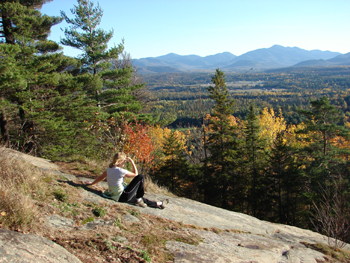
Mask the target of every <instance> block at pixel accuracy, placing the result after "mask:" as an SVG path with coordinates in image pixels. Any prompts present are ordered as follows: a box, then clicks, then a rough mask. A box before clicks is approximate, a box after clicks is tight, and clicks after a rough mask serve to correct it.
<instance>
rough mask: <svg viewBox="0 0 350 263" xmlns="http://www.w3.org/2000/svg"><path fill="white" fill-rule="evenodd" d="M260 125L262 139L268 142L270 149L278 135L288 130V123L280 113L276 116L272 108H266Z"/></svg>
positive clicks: (261, 116)
mask: <svg viewBox="0 0 350 263" xmlns="http://www.w3.org/2000/svg"><path fill="white" fill-rule="evenodd" d="M259 123H260V134H259V136H260V138H261V139H264V140H265V141H266V142H267V145H268V146H269V147H271V146H272V144H273V142H274V141H275V139H276V137H277V135H278V134H279V133H281V132H282V131H285V130H286V128H287V125H286V121H285V119H284V118H283V116H282V112H281V111H280V112H279V113H278V115H276V113H275V111H274V110H273V109H271V108H264V109H263V110H262V112H261V114H260V116H259Z"/></svg>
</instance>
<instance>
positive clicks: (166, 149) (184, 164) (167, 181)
mask: <svg viewBox="0 0 350 263" xmlns="http://www.w3.org/2000/svg"><path fill="white" fill-rule="evenodd" d="M162 154H163V155H164V157H165V161H164V163H163V164H162V165H161V167H160V168H159V169H158V171H157V172H155V178H156V179H157V180H158V182H159V183H160V184H161V185H164V186H166V187H169V189H170V190H171V191H172V192H173V193H176V194H178V195H184V193H185V190H186V189H185V188H186V185H187V184H188V183H190V182H189V164H188V161H187V160H186V153H185V149H184V145H183V143H181V141H180V138H179V137H178V136H177V133H176V132H175V131H171V132H170V134H169V135H168V136H167V137H166V138H165V143H164V145H163V152H162Z"/></svg>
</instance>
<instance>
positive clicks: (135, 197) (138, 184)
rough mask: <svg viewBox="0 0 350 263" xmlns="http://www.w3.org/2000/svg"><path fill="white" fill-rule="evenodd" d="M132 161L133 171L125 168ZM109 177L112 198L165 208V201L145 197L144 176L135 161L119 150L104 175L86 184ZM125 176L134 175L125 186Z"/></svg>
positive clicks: (109, 189) (141, 205)
mask: <svg viewBox="0 0 350 263" xmlns="http://www.w3.org/2000/svg"><path fill="white" fill-rule="evenodd" d="M127 161H128V162H130V163H131V166H132V172H130V171H128V170H126V169H124V168H123V167H124V165H125V163H126V162H127ZM106 177H107V183H108V194H109V196H110V198H111V199H113V200H115V201H119V202H125V203H134V204H135V205H137V206H140V207H147V206H149V207H155V208H160V209H164V207H165V206H164V202H163V201H159V202H156V201H151V200H148V199H146V198H144V197H143V196H144V194H145V191H144V177H143V175H141V174H138V171H137V167H136V165H135V162H134V161H133V160H132V159H131V158H130V157H127V156H126V154H125V153H123V152H119V153H117V154H115V155H114V157H113V160H112V162H111V163H110V165H109V167H108V168H107V170H106V171H105V172H103V174H102V175H100V176H99V177H97V178H96V179H95V180H94V181H93V182H91V183H87V184H86V185H94V184H97V183H99V182H101V181H102V180H104V179H105V178H106ZM124 177H134V178H133V179H132V181H131V182H130V183H129V184H128V185H127V186H126V187H124Z"/></svg>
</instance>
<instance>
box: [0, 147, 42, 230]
mask: <svg viewBox="0 0 350 263" xmlns="http://www.w3.org/2000/svg"><path fill="white" fill-rule="evenodd" d="M0 167H1V170H0V200H1V202H0V225H1V226H5V227H7V228H10V229H23V230H25V229H30V228H33V226H34V224H35V218H36V216H37V214H38V210H37V209H36V206H35V199H42V198H43V196H45V195H46V194H47V188H46V186H45V185H44V183H43V181H42V179H43V178H44V177H45V176H44V175H43V173H42V172H41V171H40V170H39V169H37V168H36V167H34V166H31V165H29V164H28V163H25V162H23V160H18V159H15V158H14V157H10V156H8V155H7V154H6V153H5V150H4V149H0Z"/></svg>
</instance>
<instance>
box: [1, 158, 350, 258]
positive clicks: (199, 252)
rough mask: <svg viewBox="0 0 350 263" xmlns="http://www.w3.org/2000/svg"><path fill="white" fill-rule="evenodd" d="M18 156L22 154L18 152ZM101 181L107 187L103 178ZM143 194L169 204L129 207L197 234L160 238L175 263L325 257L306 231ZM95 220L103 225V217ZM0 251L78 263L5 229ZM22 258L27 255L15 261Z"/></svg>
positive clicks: (86, 197) (88, 194) (92, 196)
mask: <svg viewBox="0 0 350 263" xmlns="http://www.w3.org/2000/svg"><path fill="white" fill-rule="evenodd" d="M21 158H24V157H23V156H21ZM27 161H28V162H30V163H32V164H34V165H36V166H37V167H39V168H43V169H52V170H54V171H55V172H56V173H57V172H58V169H57V167H56V166H55V165H53V164H52V163H50V162H49V161H48V160H43V159H38V158H34V157H29V158H28V159H27ZM62 175H63V176H62V178H65V180H67V181H75V180H78V181H84V180H91V179H87V178H81V177H80V178H76V177H75V176H73V175H69V174H62ZM101 184H102V186H105V187H107V186H106V184H105V183H101ZM77 191H81V197H82V199H83V200H81V201H82V202H83V201H89V202H95V203H99V204H101V203H104V204H106V205H108V204H110V203H113V202H114V201H112V200H108V199H105V198H103V197H102V196H99V195H97V194H96V193H94V192H93V191H87V190H86V189H84V188H79V189H77ZM146 197H147V198H150V199H154V200H161V199H165V198H166V199H169V204H168V205H167V207H166V208H165V209H164V210H160V209H153V208H139V207H135V208H136V209H138V210H139V211H140V213H141V214H143V213H145V214H152V215H155V216H159V217H162V218H166V219H169V220H174V221H177V222H182V223H183V224H184V227H185V228H186V231H188V232H189V233H193V234H194V235H197V236H200V237H201V242H200V243H199V244H196V245H191V244H187V243H183V242H180V241H168V242H166V248H167V249H168V250H169V251H170V252H171V253H172V254H173V255H174V261H175V262H177V263H179V262H181V263H185V262H201V263H203V262H210V263H212V262H216V263H220V262H232V263H321V262H330V261H329V259H328V257H327V255H325V254H323V253H321V252H320V251H317V250H315V249H312V244H324V245H327V242H328V238H327V237H325V236H323V235H320V234H318V233H315V232H312V231H310V230H305V229H301V228H297V227H293V226H288V225H281V224H274V223H270V222H266V221H262V220H259V219H257V218H254V217H252V216H248V215H245V214H242V213H237V212H233V211H228V210H225V209H221V208H217V207H213V206H210V205H206V204H203V203H200V202H196V201H193V200H189V199H186V198H179V197H174V196H171V197H169V196H164V195H160V194H152V193H148V194H146ZM120 205H127V204H120ZM125 220H128V219H125ZM48 222H49V223H50V224H52V225H53V227H57V228H62V227H63V228H70V227H73V225H72V222H70V221H69V220H67V219H65V218H61V217H57V216H52V217H51V218H49V219H48ZM96 223H100V225H103V224H104V223H103V222H95V224H96ZM107 223H108V222H107ZM85 227H87V226H85ZM91 227H94V226H91ZM309 244H310V245H309ZM345 249H347V250H350V246H349V245H346V246H345ZM0 255H1V256H0V262H80V261H79V260H78V259H76V258H75V257H74V256H72V255H70V254H69V253H68V252H67V251H65V249H63V248H62V247H59V246H58V245H56V244H55V243H53V242H51V241H49V240H46V239H44V238H41V237H37V236H33V235H22V234H19V233H14V232H10V231H6V230H0ZM4 255H5V256H4ZM23 258H26V259H28V260H26V261H19V260H20V259H23ZM16 260H17V261H16ZM31 260H32V261H31ZM331 262H336V261H334V260H333V261H331ZM343 262H344V261H343ZM349 262H350V261H349Z"/></svg>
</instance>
